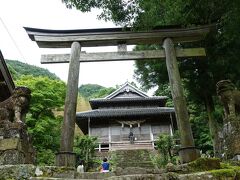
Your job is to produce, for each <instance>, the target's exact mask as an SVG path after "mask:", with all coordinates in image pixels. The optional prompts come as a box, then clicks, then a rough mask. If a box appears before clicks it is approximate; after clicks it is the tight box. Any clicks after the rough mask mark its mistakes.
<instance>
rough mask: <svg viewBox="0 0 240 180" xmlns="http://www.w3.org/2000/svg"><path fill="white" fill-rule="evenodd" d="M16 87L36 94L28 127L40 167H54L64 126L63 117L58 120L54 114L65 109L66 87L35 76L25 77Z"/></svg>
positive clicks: (55, 81) (28, 118) (33, 94)
mask: <svg viewBox="0 0 240 180" xmlns="http://www.w3.org/2000/svg"><path fill="white" fill-rule="evenodd" d="M16 84H17V85H18V86H27V87H29V88H30V89H31V91H32V94H31V95H32V97H31V103H30V110H29V113H28V114H27V117H26V124H27V126H28V132H29V134H30V135H31V136H32V138H33V145H34V147H35V148H36V150H37V163H38V164H48V165H52V164H54V158H55V155H54V154H55V153H56V152H57V151H58V149H59V143H60V128H61V122H62V117H55V115H54V112H53V110H56V109H57V108H61V107H62V106H63V105H64V99H65V92H66V85H65V83H64V82H62V81H60V80H52V79H49V78H48V77H33V76H22V77H21V78H20V79H18V80H17V81H16Z"/></svg>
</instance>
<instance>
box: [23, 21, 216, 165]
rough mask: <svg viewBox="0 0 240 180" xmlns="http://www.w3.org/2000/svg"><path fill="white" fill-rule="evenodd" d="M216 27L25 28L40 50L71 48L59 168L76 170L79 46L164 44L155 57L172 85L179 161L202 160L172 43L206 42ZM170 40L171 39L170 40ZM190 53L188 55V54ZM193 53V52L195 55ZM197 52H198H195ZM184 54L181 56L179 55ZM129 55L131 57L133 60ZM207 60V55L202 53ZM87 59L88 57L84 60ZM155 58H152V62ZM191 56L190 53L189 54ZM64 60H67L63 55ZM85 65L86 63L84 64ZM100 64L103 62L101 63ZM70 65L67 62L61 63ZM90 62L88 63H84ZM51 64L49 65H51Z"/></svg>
mask: <svg viewBox="0 0 240 180" xmlns="http://www.w3.org/2000/svg"><path fill="white" fill-rule="evenodd" d="M212 27H214V26H213V25H210V26H200V27H193V28H186V29H181V28H172V29H166V28H163V29H159V30H154V31H148V32H133V31H131V30H130V29H125V30H123V29H122V28H110V29H90V30H66V31H65V30H59V31H58V30H44V29H34V28H25V29H26V31H27V33H28V35H29V37H30V38H31V39H32V40H34V41H36V42H37V44H38V46H39V47H40V48H68V47H69V44H72V52H71V58H70V67H69V76H68V85H67V88H68V89H67V97H66V100H65V111H64V124H63V127H62V135H61V148H60V152H59V154H58V155H57V165H59V166H74V165H75V157H74V154H73V152H72V149H73V138H74V137H73V135H74V123H75V117H76V116H75V115H76V102H77V86H78V76H79V62H81V59H82V60H83V58H80V45H81V46H84V47H93V46H111V45H119V44H121V45H122V44H126V45H132V44H139V43H142V44H154V43H159V42H162V41H163V42H164V43H163V47H164V49H165V52H164V53H162V52H158V54H157V55H156V54H155V55H154V56H155V57H156V56H158V57H159V58H161V57H162V56H163V57H165V56H166V62H167V69H168V75H169V81H170V85H171V92H172V96H173V101H174V106H175V109H176V117H177V124H178V128H179V130H180V136H181V137H180V140H181V149H180V158H181V162H182V163H185V162H190V161H193V160H195V159H196V158H197V157H199V154H198V150H197V149H196V148H195V146H194V141H193V136H192V130H191V127H190V122H189V117H188V113H187V106H186V99H185V97H184V95H183V88H182V85H181V78H180V74H179V70H178V66H177V61H176V53H177V55H178V54H179V52H178V51H175V49H174V44H173V42H176V43H179V42H193V41H199V40H201V39H203V38H204V37H205V36H206V34H208V33H209V31H210V29H211V28H212ZM169 37H171V38H169ZM75 41H76V42H75ZM185 52H188V51H185ZM192 52H194V51H192ZM195 52H196V51H195ZM148 53H149V52H143V54H142V55H141V54H138V53H137V54H134V55H133V54H129V53H126V54H124V52H121V53H119V54H117V59H116V57H115V59H114V58H113V60H114V61H116V60H121V57H123V55H124V59H123V60H129V59H130V58H131V57H136V59H144V58H146V57H145V55H146V54H148ZM180 54H181V53H180ZM190 54H191V55H189V56H191V57H192V56H198V55H199V51H198V53H190ZM98 55H99V54H94V56H95V57H94V58H92V57H91V58H89V59H90V60H92V61H97V60H98V57H96V56H98ZM108 55H110V54H107V55H105V56H104V57H103V56H101V57H100V56H99V59H102V60H107V61H110V60H111V57H109V56H108ZM128 55H132V56H131V57H130V56H128ZM200 55H202V56H204V55H205V51H204V53H200ZM87 56H88V55H87V54H85V57H87ZM154 56H152V57H150V58H153V57H154ZM186 56H188V53H187V54H186ZM64 57H66V56H65V55H64ZM45 59H51V62H50V63H59V61H57V60H56V59H55V60H52V59H54V58H52V57H50V56H49V57H48V55H45ZM83 61H84V60H83ZM100 61H101V60H100ZM60 62H67V61H65V60H64V61H60ZM85 62H87V61H85ZM48 63H49V61H48Z"/></svg>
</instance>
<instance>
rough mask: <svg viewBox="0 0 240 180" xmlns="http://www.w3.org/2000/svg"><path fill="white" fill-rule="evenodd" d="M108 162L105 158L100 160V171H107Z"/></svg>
mask: <svg viewBox="0 0 240 180" xmlns="http://www.w3.org/2000/svg"><path fill="white" fill-rule="evenodd" d="M109 166H110V165H109V163H108V162H107V158H103V162H102V172H109Z"/></svg>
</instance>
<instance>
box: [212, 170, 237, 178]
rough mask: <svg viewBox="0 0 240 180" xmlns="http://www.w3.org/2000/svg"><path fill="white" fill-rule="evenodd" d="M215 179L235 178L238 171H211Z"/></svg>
mask: <svg viewBox="0 0 240 180" xmlns="http://www.w3.org/2000/svg"><path fill="white" fill-rule="evenodd" d="M209 172H210V173H211V174H212V175H213V176H215V177H235V176H236V171H235V170H234V169H217V170H211V171H209Z"/></svg>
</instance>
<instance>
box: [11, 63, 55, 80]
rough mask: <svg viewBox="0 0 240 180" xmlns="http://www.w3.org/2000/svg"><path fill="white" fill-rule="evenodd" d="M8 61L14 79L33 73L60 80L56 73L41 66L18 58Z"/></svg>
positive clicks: (33, 74)
mask: <svg viewBox="0 0 240 180" xmlns="http://www.w3.org/2000/svg"><path fill="white" fill-rule="evenodd" d="M6 63H7V66H8V68H9V70H10V72H11V74H12V77H13V79H14V80H16V79H18V78H19V77H20V76H22V75H32V76H34V77H36V76H47V77H48V78H50V79H58V80H59V78H58V77H57V76H56V75H55V74H53V73H51V72H50V71H48V70H47V69H44V68H41V67H37V66H33V65H30V64H26V63H23V62H20V61H16V60H6Z"/></svg>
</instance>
